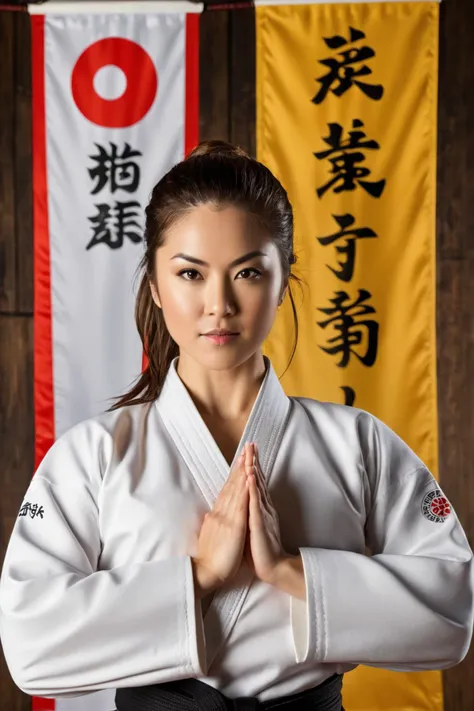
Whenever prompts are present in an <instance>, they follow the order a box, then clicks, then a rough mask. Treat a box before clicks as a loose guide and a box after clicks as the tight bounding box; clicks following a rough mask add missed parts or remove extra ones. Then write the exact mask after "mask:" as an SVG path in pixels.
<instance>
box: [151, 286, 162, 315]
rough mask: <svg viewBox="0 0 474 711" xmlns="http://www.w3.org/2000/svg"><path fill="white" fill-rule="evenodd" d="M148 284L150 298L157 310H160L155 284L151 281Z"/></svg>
mask: <svg viewBox="0 0 474 711" xmlns="http://www.w3.org/2000/svg"><path fill="white" fill-rule="evenodd" d="M149 284H150V291H151V298H152V299H153V301H154V302H155V304H156V305H157V306H158V308H159V309H161V301H160V297H159V295H158V289H157V288H156V286H155V284H154V283H153V282H152V281H150V282H149Z"/></svg>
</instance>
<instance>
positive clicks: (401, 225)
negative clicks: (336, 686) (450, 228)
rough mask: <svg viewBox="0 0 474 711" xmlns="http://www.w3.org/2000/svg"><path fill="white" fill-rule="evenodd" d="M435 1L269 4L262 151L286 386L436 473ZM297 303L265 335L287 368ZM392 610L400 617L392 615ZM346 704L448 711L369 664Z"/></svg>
mask: <svg viewBox="0 0 474 711" xmlns="http://www.w3.org/2000/svg"><path fill="white" fill-rule="evenodd" d="M438 10H439V5H438V3H436V2H382V3H367V4H328V5H287V6H260V7H258V8H257V9H256V18H257V19H256V22H257V157H258V159H259V160H261V161H262V162H263V163H265V164H266V165H267V166H268V167H269V168H270V170H272V171H273V172H274V173H275V175H277V177H278V178H279V179H280V180H281V182H282V183H283V185H284V186H285V188H286V189H287V191H288V194H289V197H290V200H291V202H292V204H293V207H294V211H295V252H296V255H297V257H298V262H297V264H296V265H295V266H296V268H294V270H295V273H296V274H297V275H298V276H300V277H302V278H303V280H304V282H305V284H306V285H307V286H306V287H305V288H304V290H303V295H302V298H301V297H300V292H299V290H298V289H296V290H295V287H294V282H293V285H292V289H293V293H294V296H295V300H296V305H297V311H298V319H299V339H298V347H297V349H296V353H295V357H294V359H293V362H292V364H291V366H290V368H289V369H288V370H287V371H286V374H285V375H284V377H283V378H282V384H283V386H284V388H285V390H286V392H287V393H288V394H289V395H297V396H306V397H312V398H315V399H319V400H329V401H333V402H340V403H345V404H347V405H354V406H355V407H359V408H362V409H364V410H368V411H369V412H371V413H373V414H374V415H376V416H377V417H379V418H380V419H381V420H383V421H384V422H386V423H387V424H388V425H389V426H390V427H391V428H392V429H394V430H395V431H396V432H397V433H398V434H399V435H400V436H401V437H402V438H403V439H404V440H405V441H406V442H407V443H408V444H409V445H410V446H411V447H412V449H414V450H415V451H416V452H417V454H418V455H419V456H420V457H421V458H422V459H423V460H424V461H425V463H426V464H427V465H428V467H429V468H430V469H431V471H432V472H433V473H434V474H435V476H437V468H438V461H437V452H438V431H437V399H436V397H437V396H436V335H435V204H436V202H435V190H436V183H435V181H436V122H437V72H438V19H439V18H438ZM293 338H294V329H293V316H292V309H291V304H290V302H289V299H288V297H287V299H286V301H285V304H284V306H283V307H282V308H281V309H280V313H279V315H278V317H277V322H276V324H275V326H274V328H273V330H272V333H271V335H270V337H269V339H268V340H267V341H266V344H265V349H264V350H265V353H266V354H267V355H268V356H269V357H270V358H271V359H272V362H273V363H274V365H275V368H276V371H277V373H278V374H281V373H283V371H284V370H285V368H286V366H287V364H288V360H289V356H290V354H291V350H292V345H293ZM387 614H390V611H389V609H387ZM344 703H345V707H346V711H401V710H402V709H403V710H405V711H418V710H419V711H422V710H423V711H425V710H426V711H441V709H442V708H443V698H442V685H441V674H440V673H439V672H417V673H395V672H389V671H385V670H378V669H377V670H376V669H372V668H368V667H359V668H358V669H357V670H356V671H354V672H352V673H350V674H347V675H346V676H345V679H344Z"/></svg>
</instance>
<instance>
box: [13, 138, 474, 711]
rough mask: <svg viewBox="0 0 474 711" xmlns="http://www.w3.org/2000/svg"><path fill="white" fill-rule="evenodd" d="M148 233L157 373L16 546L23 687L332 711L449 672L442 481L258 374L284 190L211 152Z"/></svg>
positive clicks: (461, 643)
mask: <svg viewBox="0 0 474 711" xmlns="http://www.w3.org/2000/svg"><path fill="white" fill-rule="evenodd" d="M146 213H147V223H146V253H145V256H144V259H143V278H142V281H141V285H140V289H139V292H138V298H137V308H136V319H137V325H138V329H139V332H140V336H141V338H142V341H143V344H144V348H145V350H146V352H147V355H148V359H149V366H148V368H147V369H146V370H145V371H144V373H143V374H142V376H141V377H140V379H139V380H138V382H137V384H136V386H135V387H134V388H133V389H132V390H131V391H130V392H129V393H128V394H127V395H125V396H124V397H122V398H121V399H120V400H119V401H118V402H117V403H116V404H115V405H114V406H113V407H112V408H111V410H110V411H108V412H107V413H105V414H102V415H101V416H99V417H95V418H92V419H90V420H87V421H85V422H82V423H80V424H78V425H77V426H76V427H74V428H72V429H71V430H70V431H69V432H68V433H66V434H65V435H64V436H62V437H61V438H60V439H59V440H58V441H57V442H56V443H55V444H54V446H53V447H52V448H51V450H50V451H49V452H48V454H47V455H46V457H45V458H44V460H43V462H42V463H41V465H40V467H39V468H38V471H37V473H36V475H35V477H34V479H33V481H32V483H31V485H30V487H29V489H28V492H27V494H26V499H25V501H26V502H28V503H29V504H30V506H29V507H26V510H28V511H30V512H31V511H32V510H34V511H35V512H37V513H38V512H40V515H35V516H31V515H27V516H22V515H20V517H19V518H18V520H17V523H16V525H15V527H14V530H13V533H12V537H11V540H10V543H9V546H8V551H7V555H6V559H5V564H4V568H3V572H2V580H1V590H0V607H1V636H2V643H3V648H4V652H5V656H6V659H7V662H8V665H9V668H10V671H11V674H12V677H13V679H14V680H15V682H16V683H17V685H18V686H19V687H20V688H21V689H23V690H24V691H25V692H27V693H29V694H35V695H39V696H55V697H61V696H71V695H72V696H74V695H80V694H83V693H91V692H93V691H97V690H99V689H106V688H111V689H118V691H117V696H116V703H117V708H118V709H119V711H122V710H125V711H141V710H142V709H143V710H146V709H151V708H153V709H156V710H159V709H171V708H173V709H186V708H193V709H194V708H203V709H206V708H209V709H210V708H212V709H221V708H222V709H224V708H227V707H229V708H242V709H243V708H246V709H250V708H257V707H258V708H272V707H276V706H279V707H280V706H284V707H285V709H289V710H290V709H302V708H311V709H325V710H326V711H336V709H341V685H342V675H343V674H344V673H345V672H347V671H350V670H351V669H353V668H354V667H355V666H356V665H357V664H367V665H372V666H380V667H386V668H389V669H395V670H417V669H442V668H446V667H449V666H451V665H454V664H456V663H458V662H459V661H460V660H461V659H462V658H463V657H464V656H465V654H466V652H467V649H468V646H469V642H470V638H471V633H472V552H471V550H470V548H469V545H468V543H467V540H466V537H465V535H464V532H463V530H462V528H461V526H460V524H459V521H458V519H457V517H456V515H455V513H454V511H452V509H451V508H450V506H449V503H448V502H447V501H446V499H445V497H444V496H443V494H442V492H441V491H440V490H439V487H438V484H437V483H436V481H435V479H434V478H433V477H432V475H431V474H430V472H429V471H428V470H427V468H426V466H425V465H424V464H423V462H422V461H421V460H420V459H419V458H418V457H417V456H416V455H415V454H414V453H413V452H412V451H411V450H410V449H409V447H408V446H407V445H406V444H405V443H404V442H403V441H402V440H401V439H400V438H399V437H397V435H395V433H394V432H392V431H391V430H390V429H389V428H388V427H386V426H385V425H384V424H383V423H382V422H380V421H379V420H378V419H376V418H375V417H373V416H372V415H370V414H368V413H367V412H364V411H362V410H357V409H355V408H351V407H345V406H341V405H334V404H330V403H321V402H318V401H316V400H311V399H309V398H301V397H300V398H297V397H291V398H289V397H287V396H286V395H285V393H284V391H283V389H282V387H281V385H280V382H279V380H278V377H277V376H276V374H275V372H274V370H273V367H272V364H271V362H270V360H269V359H268V358H266V357H264V356H263V355H262V351H261V344H262V343H263V341H264V340H265V338H266V337H267V335H268V333H269V332H270V329H271V327H272V323H273V321H274V318H275V314H276V310H277V308H278V306H279V304H281V303H282V300H283V298H284V295H285V293H286V291H288V292H289V294H290V298H291V301H292V305H293V311H294V314H295V316H296V311H295V308H294V302H293V297H292V293H291V279H293V278H294V276H293V275H292V274H291V265H292V264H293V263H294V262H295V256H294V254H293V216H292V209H291V206H290V204H289V201H288V198H287V195H286V193H285V191H284V189H283V188H282V186H281V185H280V183H279V182H278V181H277V180H276V178H275V177H274V176H273V175H272V174H271V173H270V171H269V170H268V169H266V168H265V167H264V166H263V165H262V164H260V163H258V162H257V161H255V160H252V159H250V158H249V157H248V156H247V155H246V154H245V153H243V152H242V151H240V150H239V149H235V148H233V147H232V146H229V145H228V144H224V143H221V142H211V143H208V144H203V145H201V146H199V147H198V148H197V149H196V150H195V151H194V152H193V153H192V154H191V155H190V156H189V157H188V158H187V159H186V160H185V161H183V162H181V163H179V164H178V165H176V166H175V167H174V168H172V170H170V172H169V173H168V174H167V175H165V176H164V177H163V178H162V179H161V180H160V181H159V183H158V184H157V185H156V186H155V188H154V190H153V193H152V197H151V201H150V204H149V206H148V208H147V211H146ZM223 330H224V331H225V332H227V335H222V333H221V332H222V331H223ZM216 331H217V333H216ZM219 333H220V335H219ZM433 502H434V503H433ZM34 507H36V508H34ZM23 510H25V509H23ZM20 514H21V512H20ZM369 552H370V555H369V554H368V553H369ZM237 699H239V701H237ZM229 700H232V701H229ZM232 704H233V705H232ZM258 704H260V706H258Z"/></svg>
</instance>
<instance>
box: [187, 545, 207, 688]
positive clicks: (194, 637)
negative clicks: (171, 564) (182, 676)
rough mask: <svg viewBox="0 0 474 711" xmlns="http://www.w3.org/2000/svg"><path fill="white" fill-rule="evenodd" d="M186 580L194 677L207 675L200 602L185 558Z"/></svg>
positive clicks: (191, 668) (189, 562)
mask: <svg viewBox="0 0 474 711" xmlns="http://www.w3.org/2000/svg"><path fill="white" fill-rule="evenodd" d="M185 579H186V598H187V599H186V611H185V615H186V628H187V634H188V640H189V662H190V671H191V672H192V674H193V675H195V676H206V675H207V659H206V638H205V634H204V621H203V618H202V606H201V601H200V600H199V599H198V597H197V596H196V592H195V589H194V576H193V568H192V563H191V557H190V556H187V558H186V566H185Z"/></svg>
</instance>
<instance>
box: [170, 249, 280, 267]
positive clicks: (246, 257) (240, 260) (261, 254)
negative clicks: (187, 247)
mask: <svg viewBox="0 0 474 711" xmlns="http://www.w3.org/2000/svg"><path fill="white" fill-rule="evenodd" d="M266 256H267V254H266V252H261V251H260V250H258V249H257V250H255V251H254V252H249V253H248V254H244V255H243V256H242V257H237V259H234V261H233V262H231V263H230V264H229V267H236V266H237V265H238V264H243V262H248V261H249V259H253V258H254V257H266ZM178 258H179V259H186V261H188V262H192V263H193V264H199V265H201V266H202V267H208V266H209V264H208V263H207V262H204V261H203V260H202V259H198V258H197V257H191V256H190V255H189V254H183V253H182V252H179V253H178V254H175V255H174V257H171V259H178ZM170 261H171V260H170Z"/></svg>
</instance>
